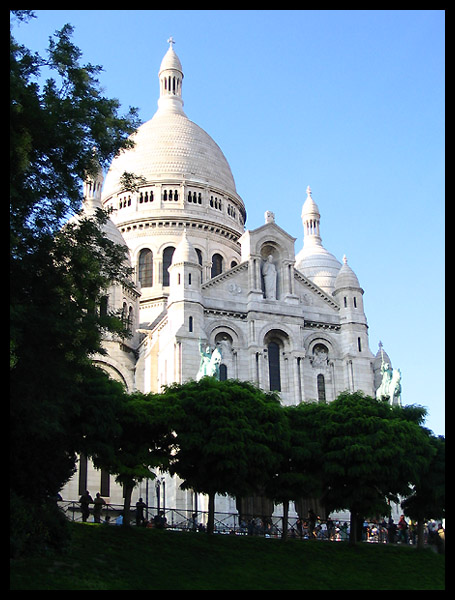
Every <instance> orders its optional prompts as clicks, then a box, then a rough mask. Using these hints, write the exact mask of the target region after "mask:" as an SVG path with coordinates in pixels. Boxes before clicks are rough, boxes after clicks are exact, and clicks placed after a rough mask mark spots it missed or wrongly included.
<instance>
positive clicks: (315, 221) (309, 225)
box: [295, 186, 341, 294]
mask: <svg viewBox="0 0 455 600" xmlns="http://www.w3.org/2000/svg"><path fill="white" fill-rule="evenodd" d="M306 191H307V197H306V200H305V202H304V204H303V207H302V224H303V232H304V236H303V248H302V250H301V251H300V252H299V253H298V254H297V256H296V257H295V268H296V269H298V270H299V271H301V272H302V273H303V274H304V275H305V277H308V279H310V280H311V281H312V282H313V283H315V284H316V285H317V286H319V287H320V288H322V289H323V290H324V291H325V292H327V293H329V294H332V293H333V290H334V289H335V280H336V277H337V275H338V271H339V270H340V268H341V263H340V262H339V261H338V260H337V259H336V258H335V257H334V256H333V254H330V252H329V251H328V250H326V249H325V248H324V246H323V245H322V239H321V233H320V222H321V215H320V213H319V208H318V206H317V204H316V202H315V201H314V200H313V196H312V193H311V189H310V186H308V187H307V190H306Z"/></svg>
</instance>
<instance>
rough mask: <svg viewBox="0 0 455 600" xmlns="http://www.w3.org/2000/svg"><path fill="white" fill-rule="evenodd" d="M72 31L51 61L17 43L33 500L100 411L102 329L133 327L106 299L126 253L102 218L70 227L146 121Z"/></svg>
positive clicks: (20, 250)
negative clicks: (89, 182) (88, 185)
mask: <svg viewBox="0 0 455 600" xmlns="http://www.w3.org/2000/svg"><path fill="white" fill-rule="evenodd" d="M13 13H15V14H16V17H17V18H19V19H24V18H26V17H30V16H32V15H30V13H29V11H13ZM13 21H14V19H13ZM71 34H72V27H71V26H70V25H65V26H64V27H63V28H62V30H61V31H59V32H57V33H56V34H55V35H54V36H52V37H51V38H50V40H49V48H48V52H47V56H45V57H41V56H39V55H38V54H36V53H32V52H30V51H29V50H28V49H27V48H26V47H24V46H23V45H20V44H18V43H17V42H16V40H15V39H14V37H13V35H12V34H11V37H10V152H11V156H10V236H11V238H10V239H11V244H10V282H11V293H10V322H11V327H10V335H11V342H10V381H11V465H12V467H13V468H12V480H11V484H12V487H13V489H14V491H15V493H16V494H19V495H21V496H23V497H26V498H28V499H30V500H33V501H34V502H38V501H42V500H44V499H46V498H48V497H49V496H55V494H56V493H57V492H58V490H59V489H60V488H61V487H62V485H63V484H64V483H65V481H66V480H67V479H68V478H69V477H70V476H71V474H72V472H73V469H74V462H75V452H76V451H77V450H78V449H79V448H80V447H81V446H82V445H83V437H82V435H81V431H82V430H83V425H84V423H85V422H86V419H87V415H88V414H89V413H90V410H89V409H91V408H92V407H93V399H92V398H91V388H90V386H87V387H85V393H81V390H82V389H83V388H84V382H87V381H91V380H93V378H99V375H98V374H95V373H94V371H93V369H94V367H93V365H92V364H91V360H90V359H91V357H92V356H93V354H94V353H96V352H102V351H103V350H102V344H101V340H102V335H103V332H105V331H112V332H121V331H122V324H121V321H120V320H119V319H118V318H116V315H104V314H102V313H101V312H100V311H99V310H98V306H99V299H100V297H101V296H102V295H103V294H104V293H105V290H106V289H107V286H108V285H109V284H110V282H111V281H113V280H114V281H123V282H126V281H127V280H128V277H129V271H128V269H127V267H126V266H125V261H124V259H125V250H126V249H125V247H121V246H118V245H116V244H113V243H112V242H111V241H110V240H107V239H106V238H105V236H104V234H103V231H102V226H103V223H104V221H105V219H106V218H107V216H106V215H105V214H103V211H99V214H97V215H96V216H95V217H94V218H91V219H89V218H85V219H82V218H80V219H79V220H78V221H77V222H73V223H71V224H67V225H66V226H65V227H64V226H63V225H64V223H65V222H66V221H67V219H68V217H69V216H70V215H74V214H75V213H77V212H78V211H79V210H80V208H81V203H82V183H83V181H84V179H85V178H86V176H87V174H90V173H92V174H93V173H94V171H95V170H96V169H99V165H100V163H101V164H102V165H104V164H106V162H107V161H109V160H110V159H112V157H113V156H114V155H115V154H116V153H117V152H119V151H120V150H121V149H122V148H125V147H128V146H130V145H131V142H130V141H129V139H128V136H129V134H130V133H132V132H133V131H134V130H135V128H136V127H137V125H138V120H137V116H136V111H135V110H134V109H131V110H130V111H129V112H128V113H127V115H126V116H120V115H119V103H118V101H117V100H115V99H109V98H106V97H105V96H104V95H103V93H102V89H101V87H100V84H99V81H98V79H97V77H98V75H99V73H100V71H101V68H100V67H98V66H93V65H90V64H86V65H83V64H81V63H80V59H81V55H82V53H81V51H80V50H79V49H78V48H77V47H76V46H75V45H74V44H73V43H72V41H71ZM43 69H46V72H48V73H50V76H49V77H48V79H47V80H46V81H45V82H44V83H42V80H41V78H40V74H41V71H42V70H43ZM94 147H96V149H97V153H96V156H95V155H94V153H93V148H94ZM102 376H103V377H106V378H107V375H104V374H103V375H102ZM106 385H107V384H106ZM44 465H45V468H43V467H44Z"/></svg>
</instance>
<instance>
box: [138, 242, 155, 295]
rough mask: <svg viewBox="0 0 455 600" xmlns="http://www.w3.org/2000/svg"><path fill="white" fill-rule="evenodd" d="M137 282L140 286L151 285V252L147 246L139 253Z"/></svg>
mask: <svg viewBox="0 0 455 600" xmlns="http://www.w3.org/2000/svg"><path fill="white" fill-rule="evenodd" d="M139 283H140V284H141V286H142V287H152V285H153V254H152V251H151V250H150V249H149V248H144V249H143V250H141V251H140V253H139Z"/></svg>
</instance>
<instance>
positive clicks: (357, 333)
mask: <svg viewBox="0 0 455 600" xmlns="http://www.w3.org/2000/svg"><path fill="white" fill-rule="evenodd" d="M363 293H364V292H363V289H362V288H361V287H360V283H359V280H358V278H357V275H356V274H355V273H354V271H353V270H352V269H351V267H350V266H349V265H348V260H347V258H346V255H345V256H343V266H342V267H341V269H340V271H339V273H338V275H337V277H336V280H335V289H334V292H333V297H334V298H335V299H336V300H337V302H338V304H339V306H340V325H341V327H340V337H341V344H340V345H341V351H342V353H343V355H344V356H345V358H346V360H347V365H348V369H347V375H348V388H349V389H351V390H352V391H354V390H355V389H363V390H364V391H366V392H367V393H369V394H372V393H373V381H372V376H371V375H372V373H371V365H372V363H371V359H372V358H373V355H372V353H371V351H370V347H369V341H368V324H367V318H366V316H365V311H364V307H363ZM353 359H355V360H353Z"/></svg>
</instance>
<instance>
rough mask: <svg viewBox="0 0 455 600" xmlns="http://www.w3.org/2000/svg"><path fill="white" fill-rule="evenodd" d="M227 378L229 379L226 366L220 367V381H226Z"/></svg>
mask: <svg viewBox="0 0 455 600" xmlns="http://www.w3.org/2000/svg"><path fill="white" fill-rule="evenodd" d="M227 378H228V377H227V367H226V365H220V381H226V379H227Z"/></svg>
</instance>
